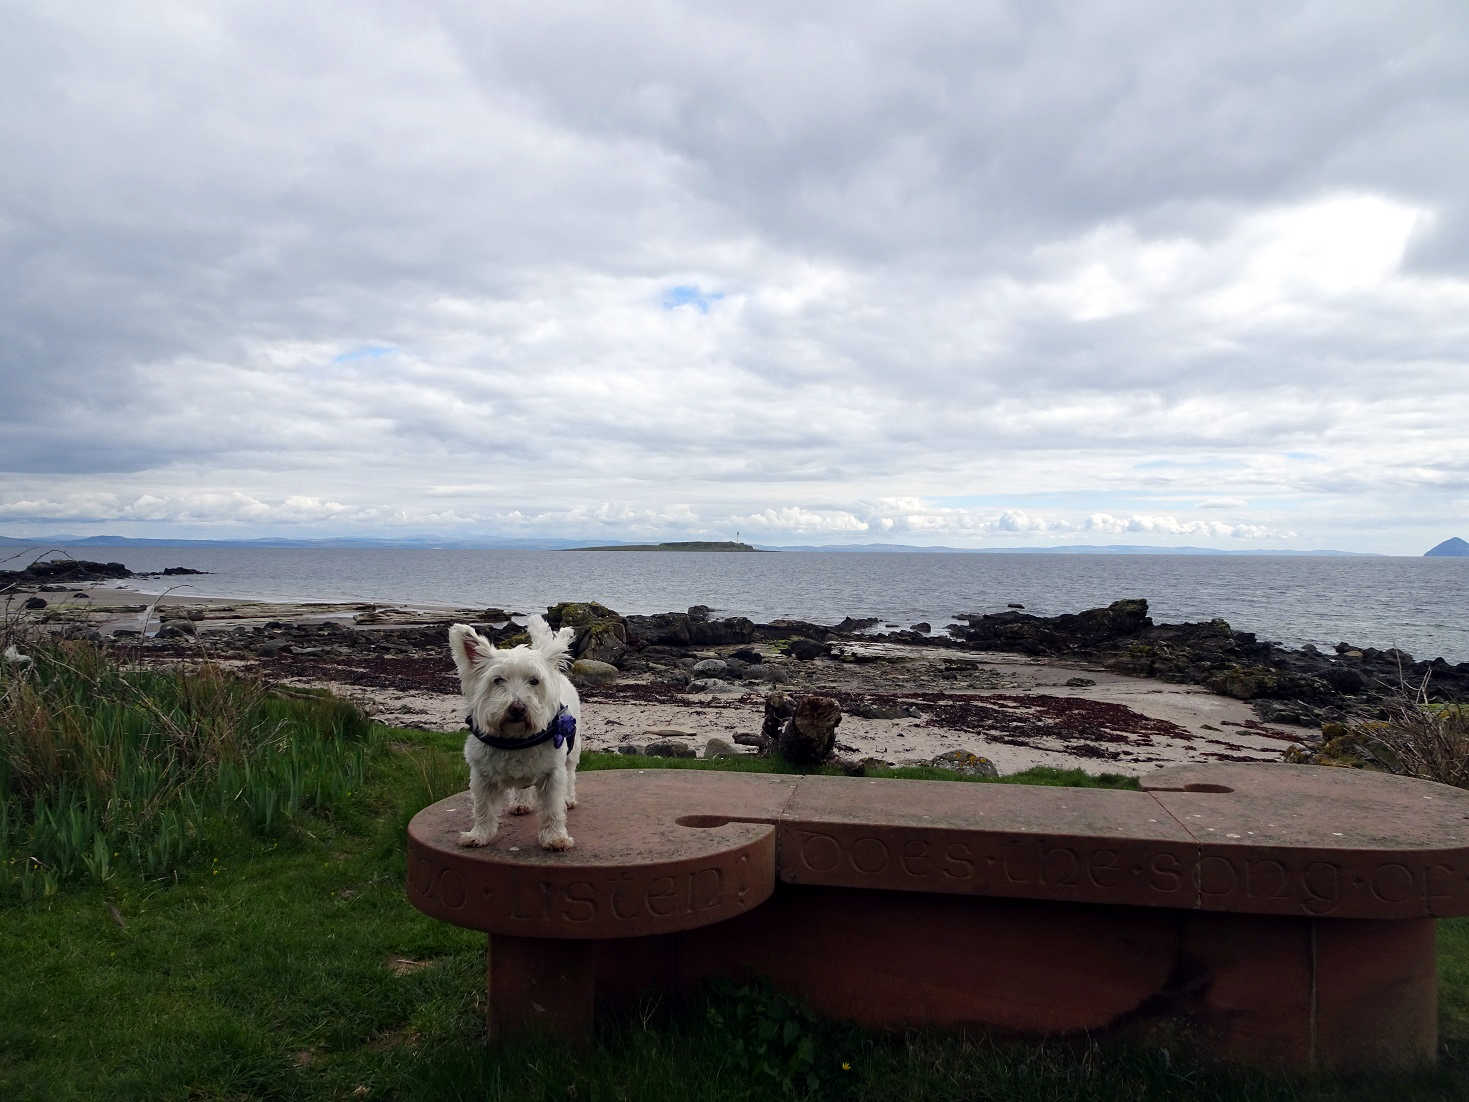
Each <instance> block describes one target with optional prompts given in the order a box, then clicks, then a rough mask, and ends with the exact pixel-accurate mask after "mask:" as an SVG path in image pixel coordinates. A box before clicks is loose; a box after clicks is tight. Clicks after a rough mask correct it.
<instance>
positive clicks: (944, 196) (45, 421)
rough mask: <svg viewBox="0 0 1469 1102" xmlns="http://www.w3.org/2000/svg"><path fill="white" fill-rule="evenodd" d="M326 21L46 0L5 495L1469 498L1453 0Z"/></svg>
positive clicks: (32, 39)
mask: <svg viewBox="0 0 1469 1102" xmlns="http://www.w3.org/2000/svg"><path fill="white" fill-rule="evenodd" d="M286 14H287V13H286V12H285V9H284V8H281V9H279V10H277V9H274V8H272V6H271V5H269V4H267V5H265V6H264V7H261V6H259V5H256V6H253V7H249V8H239V7H235V6H228V5H216V4H213V3H210V2H208V0H204V2H202V3H200V4H196V5H191V6H189V7H188V8H187V9H184V8H178V7H177V6H174V5H166V4H162V3H157V4H148V3H144V4H142V5H141V6H139V7H138V8H136V9H127V10H124V9H117V10H116V11H113V10H111V9H109V10H108V11H106V12H92V11H88V12H86V13H82V12H80V11H79V10H78V11H70V10H68V9H65V8H56V7H54V6H51V7H47V6H39V7H34V6H33V7H31V8H28V9H25V10H24V11H20V10H18V11H17V12H15V13H14V18H13V19H12V21H11V25H10V26H8V28H7V35H6V39H5V41H4V42H3V43H0V61H3V62H4V64H3V65H0V93H7V92H8V93H9V94H8V95H6V94H0V140H3V141H4V143H5V146H6V148H8V149H11V150H13V151H18V155H17V156H15V157H13V158H11V160H10V161H9V162H7V173H6V174H5V178H4V180H3V181H0V259H3V261H4V263H3V264H0V393H4V394H5V401H4V402H3V403H0V524H3V525H4V526H5V528H6V530H8V531H12V532H15V531H42V530H44V526H45V525H47V524H50V523H52V522H57V521H60V520H62V519H70V520H72V521H74V522H75V524H76V525H78V526H82V525H94V524H95V525H106V524H113V523H116V524H127V525H132V526H134V528H133V531H134V534H145V530H146V534H167V533H169V532H178V531H183V530H185V529H188V530H189V531H191V532H194V533H195V534H199V533H200V532H204V531H209V530H213V529H214V528H215V527H217V526H227V527H230V528H231V529H233V530H238V531H240V532H247V531H248V532H252V533H253V532H260V533H264V532H268V531H273V530H276V529H278V528H280V527H282V526H285V527H290V528H292V529H295V528H300V529H303V530H305V529H310V530H312V531H315V532H324V531H328V530H341V531H349V530H350V531H354V532H360V531H364V530H368V529H373V528H379V529H382V530H384V531H401V530H406V529H410V528H411V529H424V528H429V527H433V526H441V527H443V528H444V529H445V530H446V531H447V530H449V529H452V530H454V531H455V532H466V531H481V532H484V533H485V534H490V535H493V534H496V533H498V532H502V531H503V532H505V533H514V534H519V535H524V534H534V533H537V532H544V533H545V534H557V535H568V534H569V535H583V534H585V535H589V536H595V537H596V538H599V539H607V538H615V537H618V536H620V535H623V534H625V535H627V536H629V537H630V538H646V537H648V536H657V535H668V536H676V535H681V534H691V535H692V534H697V535H705V534H712V533H726V529H729V528H737V529H739V530H741V531H746V530H748V531H749V532H752V533H753V532H759V533H761V534H762V538H764V539H767V540H768V541H770V542H779V541H780V540H782V539H789V540H792V541H795V540H806V539H808V538H814V537H816V536H822V537H823V538H825V537H827V536H829V537H830V538H833V539H851V540H854V541H859V542H863V541H867V540H877V539H893V540H903V539H908V540H920V541H922V540H928V541H934V542H938V541H948V542H954V543H960V544H966V545H972V544H981V543H994V544H999V545H1003V546H1012V545H1020V544H1025V543H1045V542H1055V541H1058V540H1064V539H1070V538H1091V537H1094V536H1095V537H1101V536H1117V537H1118V538H1122V537H1126V539H1127V540H1129V541H1133V540H1135V541H1140V542H1141V541H1155V542H1163V541H1169V540H1184V539H1187V540H1193V541H1197V542H1208V541H1218V542H1223V543H1226V544H1228V543H1230V542H1232V541H1251V542H1257V543H1258V542H1271V541H1290V542H1292V543H1294V544H1296V545H1299V546H1330V545H1333V544H1335V545H1341V546H1348V547H1354V548H1360V549H1367V550H1391V551H1403V552H1410V553H1417V552H1418V551H1420V550H1422V549H1423V547H1426V546H1427V545H1429V544H1431V543H1434V542H1437V541H1438V539H1441V538H1443V535H1447V534H1449V533H1448V532H1443V533H1441V534H1439V535H1437V537H1436V538H1429V537H1430V536H1431V535H1433V534H1434V533H1435V532H1436V531H1437V526H1441V525H1442V524H1444V523H1447V520H1445V519H1444V518H1448V517H1452V516H1456V515H1463V503H1464V501H1465V498H1466V494H1469V489H1466V483H1469V480H1466V472H1469V443H1466V441H1469V437H1466V434H1465V433H1464V431H1463V420H1464V417H1463V412H1462V411H1463V410H1464V409H1465V408H1469V362H1466V354H1465V349H1466V348H1469V200H1466V198H1465V196H1466V195H1469V188H1466V186H1465V185H1466V183H1469V180H1466V171H1469V164H1466V162H1465V161H1464V159H1463V157H1462V156H1461V155H1460V154H1459V153H1458V151H1459V150H1461V149H1466V148H1469V123H1466V122H1465V120H1466V119H1469V88H1466V86H1465V85H1464V84H1463V82H1462V81H1461V80H1459V79H1458V77H1459V75H1460V74H1461V73H1462V72H1464V71H1465V70H1466V67H1469V23H1466V21H1464V20H1462V19H1459V18H1457V12H1451V11H1450V10H1449V9H1447V8H1432V7H1430V8H1423V9H1421V10H1415V11H1413V12H1410V13H1407V14H1404V13H1402V12H1397V11H1388V10H1386V9H1382V10H1380V11H1379V10H1377V9H1371V8H1351V7H1347V8H1344V7H1342V6H1340V5H1337V6H1332V5H1325V6H1315V7H1311V6H1307V7H1302V8H1299V9H1293V10H1292V11H1291V12H1290V13H1289V14H1288V15H1283V14H1282V13H1281V12H1280V11H1279V9H1278V7H1277V6H1272V5H1264V4H1263V3H1262V4H1260V5H1258V6H1253V7H1252V6H1249V5H1247V10H1245V11H1244V12H1242V13H1241V12H1238V11H1233V10H1232V13H1231V14H1229V15H1225V14H1221V13H1217V12H1213V11H1206V12H1196V11H1191V12H1190V13H1188V15H1187V17H1184V16H1182V15H1179V16H1173V15H1171V14H1170V13H1167V12H1159V11H1158V10H1156V9H1154V8H1152V7H1149V6H1147V5H1141V4H1138V5H1128V4H1123V5H1117V6H1112V7H1108V8H1105V9H1102V8H1096V7H1094V6H1085V5H1083V6H1077V7H1075V8H1073V9H1067V10H1065V11H1062V12H1060V13H1053V17H1049V18H1048V19H1047V20H1046V22H1045V25H1044V26H1042V25H1041V24H1040V23H1039V22H1038V17H1037V16H1036V15H1035V14H1034V13H1033V12H1032V11H1031V9H1030V8H1029V7H1027V6H1025V5H1021V4H1007V3H1000V4H994V5H981V6H974V5H963V4H946V3H935V4H931V5H925V6H924V8H923V10H922V11H921V12H915V11H913V10H912V9H897V8H893V7H891V6H883V5H867V4H856V5H843V6H842V7H841V9H840V10H839V11H838V10H836V9H832V10H831V11H830V12H826V13H824V14H823V13H822V12H821V11H819V10H818V11H813V12H810V13H806V14H805V15H804V16H803V17H802V19H801V20H799V21H792V19H791V18H790V16H789V13H788V12H787V11H786V10H785V9H783V8H780V7H769V6H765V5H759V4H757V5H745V6H742V7H739V8H729V9H713V8H703V9H695V8H689V7H688V6H686V5H675V4H671V3H663V2H661V0H647V2H642V0H633V3H632V4H631V6H629V5H622V6H619V7H617V8H615V9H607V10H605V11H590V10H587V9H575V10H573V9H571V8H569V7H563V6H560V5H557V4H536V5H510V6H507V7H503V8H497V9H496V11H495V12H494V13H493V14H488V13H481V12H479V11H478V10H476V9H474V8H467V7H464V6H462V5H439V4H434V3H429V4H414V5H408V4H400V3H395V2H389V3H385V4H381V5H376V6H374V7H372V8H370V9H364V10H363V11H362V12H360V13H358V15H357V16H356V17H355V18H353V19H352V20H341V19H338V18H335V17H332V16H328V15H309V14H308V15H305V16H303V15H302V14H301V13H300V12H298V11H296V10H295V9H291V10H290V12H289V18H286ZM281 26H289V27H291V28H292V31H291V33H290V34H285V35H283V34H281V33H280V27H281ZM1245 28H1248V30H1246V29H1245ZM1307 44H1309V45H1307ZM1261 74H1269V79H1268V80H1263V79H1261ZM676 288H695V289H697V298H698V301H699V302H700V303H701V304H703V305H704V306H706V307H707V311H706V310H704V309H698V308H670V307H671V306H672V307H676V303H677V301H681V299H680V298H679V296H678V295H676V294H674V289H676ZM670 296H672V297H670ZM684 297H687V294H685V295H684ZM1301 456H1309V458H1299V457H1301ZM1292 457H1297V458H1292ZM1159 461H1167V465H1160V464H1159ZM971 499H973V500H982V501H984V502H985V503H986V504H984V505H983V506H973V507H970V506H965V507H962V508H956V507H951V506H948V505H939V504H935V503H936V502H951V501H954V500H971ZM1093 514H1096V515H1098V516H1105V517H1106V518H1108V519H1107V520H1105V521H1098V522H1097V524H1096V525H1091V524H1090V522H1089V521H1088V517H1089V516H1091V515H1093ZM726 534H727V533H726ZM720 538H723V535H721V537H720Z"/></svg>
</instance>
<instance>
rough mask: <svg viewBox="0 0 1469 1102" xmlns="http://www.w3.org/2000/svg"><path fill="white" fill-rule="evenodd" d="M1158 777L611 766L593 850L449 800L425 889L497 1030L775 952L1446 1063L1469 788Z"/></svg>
mask: <svg viewBox="0 0 1469 1102" xmlns="http://www.w3.org/2000/svg"><path fill="white" fill-rule="evenodd" d="M1144 787H1145V790H1144V791H1142V792H1127V791H1107V790H1097V789H1077V788H1035V787H1020V786H1009V785H979V784H960V783H952V782H935V781H896V780H870V779H862V778H844V777H792V776H766V775H755V774H739V773H709V772H692V771H680V770H656V769H650V770H638V771H609V772H592V773H586V774H584V775H583V776H582V777H581V778H579V779H578V789H579V795H580V796H581V804H580V806H578V807H577V808H576V810H574V811H573V812H572V819H571V825H572V828H573V832H574V834H575V835H576V840H577V845H576V848H575V849H573V850H571V851H569V852H567V853H549V852H546V851H544V850H542V849H540V848H539V847H538V846H537V845H536V841H535V829H534V828H535V824H534V816H527V817H525V818H522V819H507V820H506V822H505V823H504V826H503V827H502V831H501V833H500V835H499V837H497V838H496V839H495V841H494V843H493V844H492V845H491V846H490V847H488V848H486V849H463V848H461V847H459V846H458V845H456V844H455V838H456V836H457V834H458V832H459V831H460V830H462V829H464V827H465V824H466V823H467V822H468V819H469V797H468V793H463V794H461V795H459V796H455V797H453V798H451V799H448V800H443V801H440V802H439V803H436V804H434V805H432V806H431V807H428V808H425V809H424V810H423V811H421V812H420V813H419V814H418V815H417V816H415V817H414V819H413V821H412V822H411V823H410V824H409V827H408V896H409V899H410V900H411V902H412V903H413V905H414V906H415V907H417V908H418V909H419V910H421V911H424V912H425V913H427V914H430V915H433V916H435V917H437V918H442V919H445V920H447V921H449V922H453V923H456V924H458V925H460V926H467V927H470V928H472V929H477V930H486V931H488V932H489V935H490V944H489V954H488V971H487V983H488V990H489V1027H490V1033H491V1035H492V1036H494V1035H497V1034H500V1033H502V1032H506V1031H511V1030H516V1029H521V1028H527V1027H531V1028H538V1027H544V1028H554V1029H556V1030H558V1031H565V1030H568V1029H570V1030H572V1031H578V1030H582V1031H585V1030H587V1029H589V1028H590V1026H591V1022H592V1013H593V1004H594V1000H595V999H597V998H612V999H615V998H619V997H628V996H632V995H635V994H637V993H638V992H640V991H644V990H647V989H649V988H658V989H663V990H669V989H681V988H686V987H688V986H690V985H693V984H696V983H698V982H699V981H701V980H704V979H708V978H711V977H716V976H719V977H740V976H747V975H751V974H755V975H760V976H764V977H767V978H769V979H770V980H772V981H773V982H774V983H776V984H777V985H778V986H780V987H782V988H784V989H786V990H788V991H791V992H793V993H795V994H798V995H800V996H801V997H803V998H805V999H806V1000H808V1001H809V1002H810V1003H811V1004H812V1005H813V1006H815V1007H817V1008H819V1009H820V1010H822V1011H824V1012H826V1013H828V1014H830V1015H833V1016H837V1017H842V1018H848V1019H853V1020H856V1021H858V1022H861V1023H864V1024H869V1025H899V1024H923V1023H927V1024H938V1025H985V1026H990V1027H997V1028H1001V1029H1007V1030H1020V1031H1034V1032H1039V1033H1064V1032H1072V1031H1079V1030H1100V1029H1104V1028H1106V1027H1108V1026H1113V1025H1117V1024H1119V1023H1122V1022H1124V1021H1129V1020H1136V1019H1138V1018H1142V1017H1148V1016H1152V1015H1159V1016H1168V1017H1172V1018H1177V1019H1182V1020H1184V1021H1186V1022H1189V1023H1191V1024H1192V1025H1193V1026H1194V1027H1196V1028H1197V1031H1198V1033H1199V1035H1200V1036H1201V1037H1202V1038H1203V1039H1204V1041H1205V1043H1206V1044H1208V1045H1209V1046H1210V1048H1211V1050H1212V1051H1214V1052H1217V1053H1218V1054H1219V1055H1221V1056H1223V1057H1226V1058H1230V1059H1240V1060H1246V1061H1249V1062H1253V1063H1264V1064H1283V1065H1287V1066H1294V1067H1317V1068H1327V1069H1344V1068H1364V1067H1371V1068H1378V1067H1393V1066H1403V1065H1412V1064H1419V1063H1427V1062H1431V1061H1432V1060H1433V1059H1434V1056H1435V1049H1436V1047H1437V1035H1438V1029H1437V989H1436V981H1435V970H1434V930H1433V922H1434V919H1436V918H1439V917H1442V916H1445V915H1462V914H1466V913H1469V793H1466V792H1462V791H1459V790H1457V789H1453V788H1448V787H1445V786H1442V785H1436V784H1431V783H1428V782H1424V781H1413V780H1407V779H1404V778H1400V777H1392V776H1386V775H1381V774H1369V773H1361V772H1354V771H1346V770H1339V769H1326V768H1317V767H1312V766H1288V765H1245V766H1216V765H1209V766H1197V767H1182V768H1174V769H1167V770H1162V771H1160V772H1158V773H1155V774H1153V775H1152V776H1150V777H1148V778H1146V780H1145V782H1144Z"/></svg>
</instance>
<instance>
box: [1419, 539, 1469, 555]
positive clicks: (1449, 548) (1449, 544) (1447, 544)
mask: <svg viewBox="0 0 1469 1102" xmlns="http://www.w3.org/2000/svg"><path fill="white" fill-rule="evenodd" d="M1430 556H1432V557H1434V558H1445V557H1446V558H1458V559H1469V543H1465V542H1464V541H1463V540H1461V539H1460V538H1459V537H1458V536H1450V537H1449V538H1448V539H1446V540H1444V541H1443V543H1441V544H1439V545H1438V546H1437V547H1430V548H1429V549H1428V550H1427V551H1425V552H1423V557H1424V558H1425V559H1426V558H1429V557H1430Z"/></svg>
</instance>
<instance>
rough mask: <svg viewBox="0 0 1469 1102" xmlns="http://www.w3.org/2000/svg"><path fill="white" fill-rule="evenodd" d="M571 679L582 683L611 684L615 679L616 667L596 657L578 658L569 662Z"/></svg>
mask: <svg viewBox="0 0 1469 1102" xmlns="http://www.w3.org/2000/svg"><path fill="white" fill-rule="evenodd" d="M571 679H572V680H573V681H575V682H577V683H578V684H582V685H611V684H612V683H613V682H614V681H616V680H617V667H616V666H614V665H612V664H611V663H610V662H602V661H599V660H598V659H596V658H578V659H577V660H576V661H575V662H573V663H572V664H571Z"/></svg>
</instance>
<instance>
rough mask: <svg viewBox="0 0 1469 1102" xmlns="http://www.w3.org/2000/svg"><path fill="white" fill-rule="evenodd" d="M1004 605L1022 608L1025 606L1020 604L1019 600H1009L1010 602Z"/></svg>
mask: <svg viewBox="0 0 1469 1102" xmlns="http://www.w3.org/2000/svg"><path fill="white" fill-rule="evenodd" d="M1005 607H1006V608H1024V607H1025V606H1024V605H1022V604H1021V603H1020V602H1019V601H1011V602H1010V603H1009V604H1008V605H1006V606H1005Z"/></svg>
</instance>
